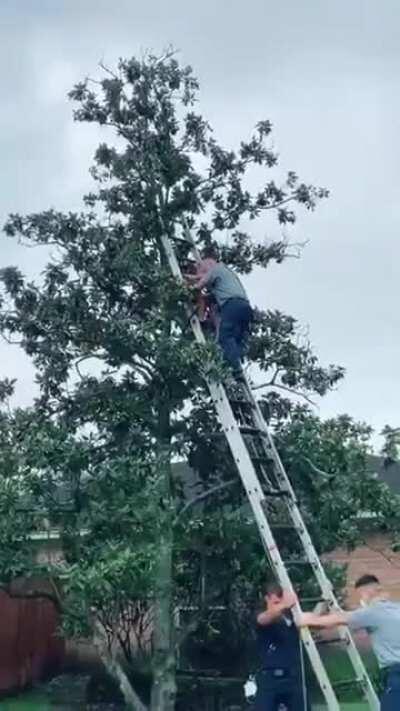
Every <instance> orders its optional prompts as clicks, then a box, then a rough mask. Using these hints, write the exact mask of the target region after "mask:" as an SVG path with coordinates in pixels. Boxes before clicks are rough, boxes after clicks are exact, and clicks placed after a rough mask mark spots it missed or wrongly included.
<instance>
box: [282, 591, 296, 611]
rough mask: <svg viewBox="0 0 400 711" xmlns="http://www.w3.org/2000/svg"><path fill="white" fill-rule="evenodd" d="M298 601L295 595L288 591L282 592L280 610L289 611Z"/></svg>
mask: <svg viewBox="0 0 400 711" xmlns="http://www.w3.org/2000/svg"><path fill="white" fill-rule="evenodd" d="M297 603H298V599H297V595H296V593H295V592H291V591H290V590H284V591H283V595H282V599H281V603H280V604H281V608H282V610H291V609H292V607H294V606H295V605H297Z"/></svg>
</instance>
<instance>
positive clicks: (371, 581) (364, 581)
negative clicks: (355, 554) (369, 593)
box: [354, 573, 380, 590]
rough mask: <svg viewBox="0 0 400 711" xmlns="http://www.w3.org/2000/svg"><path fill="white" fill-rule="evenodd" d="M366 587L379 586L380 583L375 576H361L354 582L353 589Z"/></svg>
mask: <svg viewBox="0 0 400 711" xmlns="http://www.w3.org/2000/svg"><path fill="white" fill-rule="evenodd" d="M367 585H380V582H379V580H378V578H377V577H376V575H370V574H368V573H367V575H362V576H361V578H358V580H356V582H355V584H354V587H355V588H356V590H357V589H358V588H364V587H366V586H367Z"/></svg>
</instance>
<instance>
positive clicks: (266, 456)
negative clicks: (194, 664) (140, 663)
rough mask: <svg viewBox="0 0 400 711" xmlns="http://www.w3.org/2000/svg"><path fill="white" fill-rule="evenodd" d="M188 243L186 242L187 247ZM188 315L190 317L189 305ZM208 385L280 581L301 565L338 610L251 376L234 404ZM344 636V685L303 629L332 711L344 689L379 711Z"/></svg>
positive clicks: (197, 329)
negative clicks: (282, 538) (290, 545)
mask: <svg viewBox="0 0 400 711" xmlns="http://www.w3.org/2000/svg"><path fill="white" fill-rule="evenodd" d="M161 239H162V244H163V247H164V250H165V254H166V257H167V260H168V263H169V265H170V268H171V271H172V273H173V274H174V276H175V277H176V278H177V279H179V280H180V281H181V282H182V281H183V275H182V272H181V269H180V266H179V263H178V260H177V257H176V254H175V249H174V246H173V243H172V241H171V240H170V239H169V237H168V236H167V235H166V234H164V235H163V236H162V238H161ZM188 241H189V239H188V238H187V237H186V238H185V239H184V243H185V244H187V243H188ZM191 244H192V251H193V252H194V257H195V258H196V260H197V261H201V260H200V257H199V254H198V252H197V250H196V247H195V246H194V244H193V242H191ZM195 283H198V284H200V285H201V283H202V282H201V281H200V280H199V279H198V278H197V277H196V280H195ZM246 299H247V297H246ZM188 311H189V313H190V307H189V305H188ZM190 322H191V326H192V330H193V334H194V336H195V339H196V341H197V342H198V343H200V344H204V343H205V338H204V334H203V331H202V328H201V325H200V322H199V319H198V318H197V316H196V315H193V314H191V318H190ZM207 386H208V389H209V392H210V396H211V399H212V401H213V404H214V407H215V410H216V414H217V417H218V419H219V422H220V425H221V431H222V434H223V435H224V436H225V438H226V441H227V444H228V445H229V449H230V452H231V455H232V464H233V465H236V468H237V471H238V474H239V476H240V478H241V480H242V483H243V487H244V489H245V491H246V494H247V497H248V500H249V503H250V506H251V508H252V511H253V515H254V518H255V521H256V524H257V527H258V531H259V535H260V538H261V541H262V544H263V547H264V550H265V553H266V555H267V557H268V560H269V563H270V566H271V569H272V573H273V575H274V577H275V579H276V580H277V582H278V583H279V584H280V585H281V587H282V588H283V589H285V590H287V591H288V592H293V585H292V582H291V577H290V575H289V571H292V570H293V569H294V570H296V568H297V569H298V566H301V570H304V571H308V576H309V581H310V583H313V587H315V589H316V590H317V589H318V591H319V592H318V599H317V600H316V601H315V602H321V603H322V602H323V603H325V604H326V605H328V607H329V609H337V607H338V604H337V601H336V598H335V595H334V593H333V589H332V584H331V582H330V581H329V579H328V578H327V576H326V573H325V570H324V568H323V566H322V564H321V561H320V560H319V558H318V555H317V552H316V550H315V548H314V546H313V543H312V541H311V538H310V536H309V534H308V531H307V529H306V527H305V524H304V521H303V518H302V515H301V512H300V509H299V507H298V504H297V499H296V495H295V492H294V490H293V487H292V485H291V482H290V480H289V478H288V476H287V473H286V471H285V468H284V466H283V464H282V461H281V459H280V456H279V453H278V452H277V450H276V447H275V445H274V442H273V439H272V437H271V434H270V432H269V430H268V427H267V425H266V423H265V420H264V418H263V415H262V412H261V410H260V407H259V404H258V402H257V400H256V399H255V398H254V395H253V393H252V391H251V388H250V387H249V385H248V383H247V379H246V377H245V376H244V375H243V377H242V379H241V386H240V389H241V391H242V395H241V396H238V395H237V394H234V395H233V396H231V399H229V397H228V394H227V391H226V389H225V387H224V385H223V384H222V383H219V382H216V381H215V380H214V379H212V378H208V379H207ZM282 530H283V531H284V536H285V540H286V541H287V540H289V538H288V537H289V536H290V537H292V538H293V539H294V540H295V546H294V548H293V549H290V550H288V545H283V547H282V553H281V552H280V544H279V533H280V532H282ZM300 603H301V600H300ZM300 603H297V604H296V605H295V606H294V608H293V613H294V616H295V618H296V619H297V618H298V616H299V615H300V614H301V611H302V610H301V604H300ZM338 636H339V638H340V641H341V642H342V643H343V651H344V653H345V654H346V656H347V658H348V661H349V665H350V668H351V670H352V673H353V675H352V676H351V678H349V679H346V680H344V681H341V682H340V683H337V682H333V681H331V680H330V678H329V676H328V673H327V670H326V669H325V666H324V664H323V662H322V660H321V657H320V654H319V651H318V647H317V644H316V641H315V640H314V639H313V637H312V636H311V633H310V631H309V630H308V628H302V631H301V638H302V642H303V645H304V648H305V650H306V652H307V654H308V657H309V660H310V662H311V665H312V668H313V671H314V673H315V676H316V678H317V680H318V683H319V686H320V689H321V691H322V693H323V695H324V698H325V701H326V704H327V709H328V710H329V711H341V705H340V702H339V698H338V693H339V692H340V691H341V690H342V689H343V688H348V687H351V688H354V689H357V691H358V693H359V697H360V700H361V699H362V700H363V701H366V702H367V704H368V706H367V708H369V709H370V710H371V711H379V701H378V699H377V696H376V693H375V691H374V688H373V686H372V684H371V681H370V679H369V677H368V675H367V673H366V670H365V667H364V665H363V663H362V660H361V658H360V656H359V654H358V652H357V649H356V647H355V645H354V642H353V639H352V637H351V635H350V633H349V631H348V630H347V629H345V628H340V630H339V632H338ZM335 642H337V640H335Z"/></svg>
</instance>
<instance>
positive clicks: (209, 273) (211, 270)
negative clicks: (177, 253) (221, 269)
mask: <svg viewBox="0 0 400 711" xmlns="http://www.w3.org/2000/svg"><path fill="white" fill-rule="evenodd" d="M216 266H217V265H214V266H209V267H207V266H203V265H202V263H200V264H199V265H198V267H197V271H196V273H195V274H187V275H186V279H187V280H188V281H189V282H190V283H192V284H193V285H194V286H195V287H196V289H204V287H205V286H211V284H212V282H213V281H214V279H215V267H216Z"/></svg>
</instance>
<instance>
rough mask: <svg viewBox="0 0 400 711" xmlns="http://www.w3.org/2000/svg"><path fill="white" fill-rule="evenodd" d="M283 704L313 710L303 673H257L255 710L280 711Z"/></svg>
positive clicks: (293, 710)
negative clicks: (302, 678)
mask: <svg viewBox="0 0 400 711" xmlns="http://www.w3.org/2000/svg"><path fill="white" fill-rule="evenodd" d="M277 671H281V672H282V676H276V672H277ZM281 704H282V705H284V706H285V707H286V708H287V710H288V711H311V702H310V700H309V698H308V692H307V689H304V687H303V684H302V680H301V674H300V673H299V674H293V673H292V672H291V671H289V670H273V669H271V670H264V671H262V672H260V673H259V674H258V675H257V696H256V702H255V706H254V711H278V709H279V708H280V706H281ZM399 711H400V709H399Z"/></svg>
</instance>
